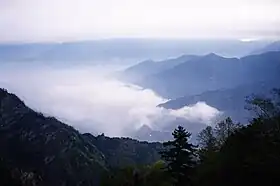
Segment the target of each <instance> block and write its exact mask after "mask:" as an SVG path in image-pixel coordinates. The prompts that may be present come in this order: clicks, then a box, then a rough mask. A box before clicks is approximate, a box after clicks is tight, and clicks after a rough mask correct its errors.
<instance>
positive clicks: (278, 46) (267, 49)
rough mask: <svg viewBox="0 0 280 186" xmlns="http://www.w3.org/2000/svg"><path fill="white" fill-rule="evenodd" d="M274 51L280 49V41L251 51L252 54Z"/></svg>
mask: <svg viewBox="0 0 280 186" xmlns="http://www.w3.org/2000/svg"><path fill="white" fill-rule="evenodd" d="M272 51H280V41H275V42H273V43H271V44H269V45H267V46H265V47H263V48H260V49H257V50H254V51H253V52H251V55H252V54H262V53H266V52H272Z"/></svg>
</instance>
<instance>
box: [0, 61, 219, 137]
mask: <svg viewBox="0 0 280 186" xmlns="http://www.w3.org/2000/svg"><path fill="white" fill-rule="evenodd" d="M14 65H17V68H14ZM19 66H20V67H19ZM115 69H118V68H117V67H116V66H115V67H112V66H103V67H102V66H95V65H89V64H87V65H82V64H80V65H77V66H74V67H73V66H69V67H67V66H65V65H63V66H54V65H53V66H51V65H46V64H42V63H38V64H30V63H22V64H19V63H9V64H2V65H1V67H0V86H1V87H3V88H6V89H8V90H9V91H10V92H12V93H15V94H16V95H18V96H19V97H20V98H21V99H23V100H24V102H25V103H26V104H27V105H28V106H30V107H31V108H32V109H35V110H36V111H39V112H42V113H44V114H45V115H48V116H55V117H57V118H58V119H60V120H61V121H64V122H66V123H68V124H70V125H72V126H74V127H75V128H76V129H78V130H80V131H82V132H91V133H94V134H100V133H105V134H106V135H109V136H132V137H133V135H134V132H135V130H137V129H139V128H140V127H142V126H143V125H147V126H149V127H150V128H151V129H154V130H159V131H161V130H167V129H168V128H170V130H171V128H174V127H175V125H174V121H176V120H178V119H183V120H185V121H186V122H189V123H193V125H196V123H200V124H203V125H210V124H211V123H212V121H214V120H215V119H216V117H217V116H219V115H220V114H221V112H220V111H219V110H217V109H215V108H213V107H211V106H208V105H207V104H205V103H204V102H198V103H196V104H195V105H193V106H186V107H184V108H181V109H179V110H172V109H165V108H160V107H157V105H159V104H161V103H164V102H166V101H167V100H166V99H164V98H162V97H160V96H159V95H157V94H156V93H154V92H153V91H152V90H149V89H142V88H141V87H137V86H135V85H129V84H125V83H123V82H120V81H118V80H116V79H115V78H112V76H111V74H112V73H113V72H114V70H115ZM172 125H174V126H172ZM194 127H195V126H194ZM200 127H201V126H198V128H200ZM155 140H156V139H155Z"/></svg>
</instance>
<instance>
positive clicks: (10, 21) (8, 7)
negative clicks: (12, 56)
mask: <svg viewBox="0 0 280 186" xmlns="http://www.w3.org/2000/svg"><path fill="white" fill-rule="evenodd" d="M279 10H280V1H279V0H0V42H40V41H69V40H71V41H72V40H89V39H103V38H124V37H140V38H141V37H145V38H194V37H195V38H228V37H230V38H238V39H248V38H249V39H251V38H252V39H254V38H255V39H259V38H275V37H279V35H280V11H279Z"/></svg>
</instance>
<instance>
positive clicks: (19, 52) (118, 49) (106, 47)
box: [0, 39, 268, 63]
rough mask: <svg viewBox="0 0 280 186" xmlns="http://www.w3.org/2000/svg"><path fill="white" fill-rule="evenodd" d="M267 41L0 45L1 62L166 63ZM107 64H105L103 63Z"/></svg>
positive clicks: (236, 51)
mask: <svg viewBox="0 0 280 186" xmlns="http://www.w3.org/2000/svg"><path fill="white" fill-rule="evenodd" d="M267 43H268V41H255V42H241V41H238V40H176V39H174V40H171V39H107V40H95V41H77V42H65V43H30V44H0V61H2V62H5V61H56V62H58V61H67V62H75V61H98V60H107V62H109V61H108V60H113V59H120V60H121V61H122V62H124V59H147V58H148V59H166V58H170V57H172V56H179V55H182V54H195V55H204V54H207V53H210V52H215V53H217V54H220V55H224V56H243V55H245V54H246V53H248V52H249V51H253V50H256V49H258V48H260V47H263V46H265V45H266V44H267ZM103 63H104V61H103Z"/></svg>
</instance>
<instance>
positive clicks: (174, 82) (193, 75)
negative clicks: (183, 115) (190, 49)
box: [138, 52, 280, 99]
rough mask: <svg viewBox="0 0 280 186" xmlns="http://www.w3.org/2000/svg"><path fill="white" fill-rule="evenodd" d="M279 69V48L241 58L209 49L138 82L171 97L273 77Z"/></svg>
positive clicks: (276, 77) (232, 86) (276, 76)
mask: <svg viewBox="0 0 280 186" xmlns="http://www.w3.org/2000/svg"><path fill="white" fill-rule="evenodd" d="M279 72H280V52H268V53H264V54H260V55H251V56H246V57H242V58H225V57H221V56H218V55H216V54H213V53H211V54H208V55H205V56H202V57H198V58H195V59H192V60H189V61H186V62H184V63H181V64H179V65H177V66H175V67H173V68H171V69H168V70H166V71H163V72H160V73H158V74H154V75H151V76H148V77H147V78H145V79H143V80H142V81H141V82H140V83H139V84H138V85H140V86H142V87H144V88H149V89H152V90H154V91H155V92H157V93H158V94H159V95H161V96H164V97H166V98H171V99H172V98H173V99H174V98H178V97H182V96H190V95H196V94H201V93H203V92H205V91H211V90H219V89H228V88H234V87H236V86H240V85H242V84H251V83H254V82H259V81H265V80H267V79H272V80H276V79H279Z"/></svg>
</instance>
